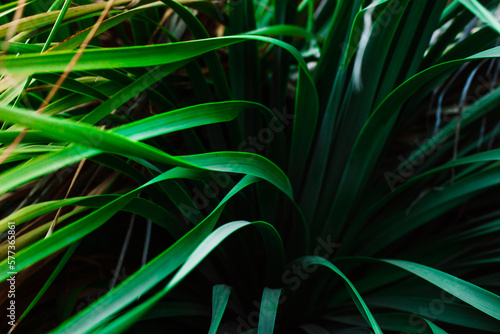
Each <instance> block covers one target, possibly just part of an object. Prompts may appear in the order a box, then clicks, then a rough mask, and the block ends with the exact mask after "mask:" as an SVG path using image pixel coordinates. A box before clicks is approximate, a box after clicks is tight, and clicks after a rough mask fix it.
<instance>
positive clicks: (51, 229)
mask: <svg viewBox="0 0 500 334" xmlns="http://www.w3.org/2000/svg"><path fill="white" fill-rule="evenodd" d="M85 161H86V159H82V160H81V161H80V164H79V165H78V168H77V169H76V172H75V175H74V176H73V179H72V180H71V184H70V185H69V188H68V191H67V192H66V195H65V196H64V199H67V198H68V196H69V194H70V193H71V190H72V189H73V186H74V185H75V182H76V179H77V178H78V175H80V172H81V171H82V168H83V165H84V164H85ZM61 211H62V207H61V208H59V209H58V210H57V213H56V216H55V218H54V220H53V221H52V224H50V228H49V230H48V231H47V235H46V236H45V238H48V237H50V236H51V235H52V232H53V231H54V228H55V226H56V224H57V220H58V219H59V216H60V215H61Z"/></svg>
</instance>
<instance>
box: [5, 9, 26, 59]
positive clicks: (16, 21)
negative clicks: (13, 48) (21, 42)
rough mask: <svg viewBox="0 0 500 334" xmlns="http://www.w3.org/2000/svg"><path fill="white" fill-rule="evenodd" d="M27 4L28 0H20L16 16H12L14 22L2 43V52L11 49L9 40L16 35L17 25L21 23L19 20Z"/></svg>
mask: <svg viewBox="0 0 500 334" xmlns="http://www.w3.org/2000/svg"><path fill="white" fill-rule="evenodd" d="M25 6H26V0H18V2H17V8H16V11H15V12H14V17H13V18H12V22H14V24H13V25H12V26H10V28H9V30H7V35H6V36H5V40H4V42H3V43H2V54H3V53H7V50H8V49H9V40H10V39H11V38H12V37H14V34H15V33H16V30H17V26H18V25H19V20H20V19H21V18H22V17H23V12H24V7H25Z"/></svg>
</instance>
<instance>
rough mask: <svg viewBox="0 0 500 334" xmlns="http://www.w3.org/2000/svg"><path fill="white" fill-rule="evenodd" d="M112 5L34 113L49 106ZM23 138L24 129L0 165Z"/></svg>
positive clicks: (110, 3)
mask: <svg viewBox="0 0 500 334" xmlns="http://www.w3.org/2000/svg"><path fill="white" fill-rule="evenodd" d="M20 1H25V0H20ZM114 4H115V0H109V1H108V3H107V5H106V8H104V10H103V11H102V13H101V15H100V16H99V18H98V19H97V22H96V23H95V24H94V27H93V28H92V30H90V32H89V34H88V35H87V37H86V38H85V40H84V41H83V43H82V44H81V45H80V48H79V49H78V51H77V52H76V53H75V55H74V56H73V58H71V61H70V62H69V63H68V66H66V69H65V70H64V72H63V73H62V75H61V76H60V77H59V79H58V80H57V82H56V83H55V85H54V86H53V87H52V89H51V90H50V91H49V94H47V97H45V99H44V100H43V102H42V104H41V105H40V107H38V109H37V111H36V112H37V113H39V114H41V113H42V112H43V110H44V109H45V107H47V106H48V105H49V103H50V101H51V100H52V98H54V96H55V95H56V93H57V91H58V90H59V88H61V86H62V84H63V83H64V81H65V80H66V78H67V77H68V75H69V73H71V71H72V70H73V68H74V67H75V65H76V63H77V62H78V60H80V58H81V57H82V55H83V52H84V51H85V49H86V48H87V46H88V44H89V43H90V41H91V40H92V38H94V36H95V34H96V33H97V31H98V30H99V27H100V26H101V24H102V22H103V21H104V18H105V17H106V16H107V15H108V13H109V11H110V10H111V8H113V6H114ZM13 29H14V30H13V31H15V27H14V28H13ZM25 136H26V129H23V131H22V132H21V133H20V134H19V136H18V137H17V138H16V139H15V140H14V141H13V142H12V143H11V144H10V145H9V147H8V148H7V150H5V152H4V154H2V156H0V165H1V164H2V163H3V162H5V160H7V158H8V157H9V155H10V154H11V152H13V151H14V150H15V149H16V147H17V146H19V144H20V143H21V142H22V140H23V138H24V137H25Z"/></svg>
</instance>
